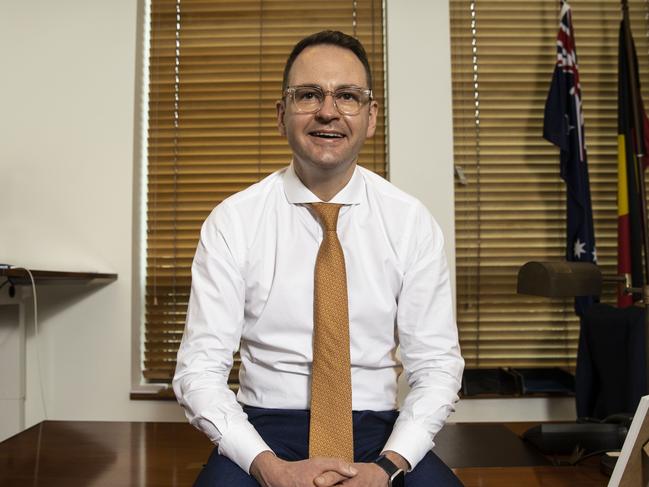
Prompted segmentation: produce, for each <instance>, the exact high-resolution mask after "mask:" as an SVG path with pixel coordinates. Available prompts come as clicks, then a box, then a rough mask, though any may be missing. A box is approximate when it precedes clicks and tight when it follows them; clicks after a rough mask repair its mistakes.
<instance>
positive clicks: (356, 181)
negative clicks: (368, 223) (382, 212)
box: [284, 162, 365, 205]
mask: <svg viewBox="0 0 649 487" xmlns="http://www.w3.org/2000/svg"><path fill="white" fill-rule="evenodd" d="M284 193H285V194H286V198H287V199H288V202H289V203H292V204H300V203H318V202H321V201H322V200H321V199H320V198H318V197H317V196H316V195H315V194H313V193H312V192H311V190H310V189H309V188H307V187H306V186H305V185H304V183H302V181H301V180H300V178H299V177H298V176H297V174H296V173H295V168H294V166H293V162H291V164H290V165H289V166H288V167H287V168H286V171H285V172H284ZM364 193H365V180H364V179H363V176H362V174H361V172H360V170H359V168H358V167H355V168H354V174H352V177H351V179H350V180H349V182H348V183H347V184H346V185H345V187H344V188H343V189H341V190H340V191H338V193H336V195H335V196H334V197H333V198H331V200H329V201H328V203H338V204H342V205H358V204H360V203H361V201H362V198H363V194H364Z"/></svg>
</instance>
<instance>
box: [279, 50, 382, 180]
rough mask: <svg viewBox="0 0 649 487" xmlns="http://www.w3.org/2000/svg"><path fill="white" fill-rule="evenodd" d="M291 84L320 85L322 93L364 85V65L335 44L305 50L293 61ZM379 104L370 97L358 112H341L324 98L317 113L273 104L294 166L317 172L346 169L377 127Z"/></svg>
mask: <svg viewBox="0 0 649 487" xmlns="http://www.w3.org/2000/svg"><path fill="white" fill-rule="evenodd" d="M288 85H289V86H300V85H318V86H320V87H321V88H322V89H323V90H325V91H327V90H328V91H334V90H336V89H338V88H341V87H350V86H355V87H359V88H368V86H367V77H366V75H365V69H364V67H363V64H362V63H361V62H360V60H359V59H358V58H357V57H356V55H355V54H354V53H353V52H351V51H350V50H348V49H344V48H341V47H338V46H333V45H317V46H312V47H308V48H306V49H305V50H304V51H302V52H301V53H300V55H299V56H298V57H297V58H296V59H295V62H294V64H293V66H292V67H291V71H290V73H289V77H288ZM376 115H377V103H376V102H374V101H370V103H368V104H366V105H365V106H363V107H362V109H361V111H360V112H359V113H358V114H356V115H342V114H341V113H340V112H339V111H338V110H337V109H336V107H335V106H334V103H333V98H332V97H331V96H326V97H325V100H324V102H323V105H322V108H321V109H320V110H319V111H317V112H316V113H297V112H296V111H295V107H294V106H293V103H292V100H291V98H290V96H289V97H285V98H284V99H283V100H282V101H280V102H279V103H278V104H277V123H278V127H279V130H280V133H281V134H282V135H284V136H286V138H287V139H288V143H289V145H290V146H291V149H292V150H293V161H294V163H295V164H296V165H297V166H298V168H296V169H298V170H303V171H310V172H314V170H315V172H316V173H320V174H321V171H322V170H331V171H333V172H336V173H340V172H344V171H347V170H348V169H349V168H350V166H351V165H352V164H353V163H354V162H355V161H356V159H357V157H358V153H359V152H360V150H361V148H362V147H363V143H364V142H365V139H366V138H367V137H372V136H373V135H374V131H375V129H376Z"/></svg>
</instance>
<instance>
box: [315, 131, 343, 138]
mask: <svg viewBox="0 0 649 487" xmlns="http://www.w3.org/2000/svg"><path fill="white" fill-rule="evenodd" d="M312 134H313V135H315V136H316V137H324V138H328V139H341V138H342V137H343V136H342V134H335V133H331V132H312Z"/></svg>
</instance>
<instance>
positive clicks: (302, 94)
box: [295, 90, 320, 101]
mask: <svg viewBox="0 0 649 487" xmlns="http://www.w3.org/2000/svg"><path fill="white" fill-rule="evenodd" d="M295 97H296V98H297V100H298V101H312V100H318V99H320V94H319V93H318V91H317V90H299V91H296V92H295Z"/></svg>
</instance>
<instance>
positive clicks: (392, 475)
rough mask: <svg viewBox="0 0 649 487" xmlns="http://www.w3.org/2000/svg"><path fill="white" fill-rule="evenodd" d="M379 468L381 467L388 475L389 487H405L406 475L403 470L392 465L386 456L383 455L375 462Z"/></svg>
mask: <svg viewBox="0 0 649 487" xmlns="http://www.w3.org/2000/svg"><path fill="white" fill-rule="evenodd" d="M374 463H376V464H377V465H378V466H379V467H381V468H382V469H383V470H385V472H386V473H387V474H388V479H389V480H388V486H389V487H404V485H406V484H405V481H404V476H405V475H406V474H405V473H404V471H403V470H401V469H400V468H399V467H397V466H396V465H395V464H394V463H392V462H391V461H390V460H389V459H388V458H387V457H386V456H385V455H381V456H380V457H379V458H377V459H376V460H374Z"/></svg>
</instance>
